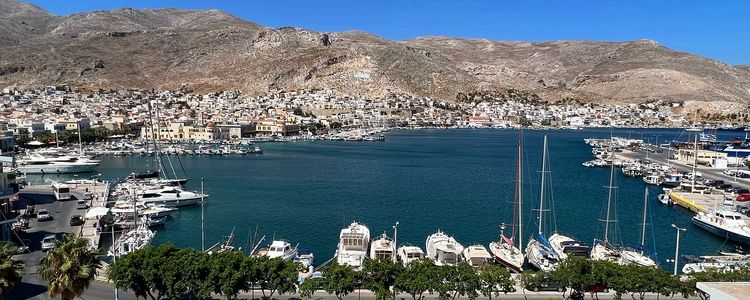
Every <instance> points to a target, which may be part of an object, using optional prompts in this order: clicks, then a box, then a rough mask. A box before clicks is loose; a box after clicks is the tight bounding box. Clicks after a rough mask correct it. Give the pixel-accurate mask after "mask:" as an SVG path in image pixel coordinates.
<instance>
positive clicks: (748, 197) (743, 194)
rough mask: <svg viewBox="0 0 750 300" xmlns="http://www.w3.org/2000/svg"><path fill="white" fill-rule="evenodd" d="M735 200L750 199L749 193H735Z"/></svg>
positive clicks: (743, 200)
mask: <svg viewBox="0 0 750 300" xmlns="http://www.w3.org/2000/svg"><path fill="white" fill-rule="evenodd" d="M735 200H736V201H737V202H747V201H750V193H742V194H739V195H737V198H735Z"/></svg>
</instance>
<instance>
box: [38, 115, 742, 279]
mask: <svg viewBox="0 0 750 300" xmlns="http://www.w3.org/2000/svg"><path fill="white" fill-rule="evenodd" d="M545 134H546V135H548V137H549V156H550V168H551V178H552V180H551V185H552V190H553V191H554V193H553V194H551V195H549V196H550V198H551V199H553V200H554V209H553V210H552V211H551V215H550V219H549V221H548V224H549V228H548V229H547V232H546V233H547V234H551V231H553V230H555V228H556V229H557V230H558V231H559V232H561V233H563V234H566V235H569V236H572V237H574V238H576V239H579V240H582V241H584V242H586V243H587V244H589V245H591V243H592V241H593V239H594V238H602V237H603V235H604V230H603V228H604V226H603V223H602V222H600V221H598V220H599V219H601V218H604V215H605V212H604V210H605V209H606V202H607V189H606V188H605V186H607V185H608V183H609V169H608V168H585V167H583V166H581V163H582V162H584V161H587V160H590V159H591V158H592V155H591V148H589V147H588V146H586V145H585V144H584V143H583V139H584V138H587V137H593V138H606V137H609V136H610V135H611V134H614V135H617V136H624V137H627V136H628V135H630V136H631V137H632V138H641V137H643V139H646V138H649V139H651V141H652V142H654V140H655V139H656V138H657V135H658V139H659V141H664V140H671V139H680V140H685V139H686V135H685V134H684V133H681V130H679V129H613V130H610V129H586V130H582V131H531V130H529V131H524V141H525V142H524V147H523V152H524V156H525V158H524V165H525V167H524V172H525V174H524V207H525V209H524V216H523V218H524V228H523V230H524V239H526V240H527V239H528V237H531V234H533V233H536V231H537V229H536V225H535V224H536V221H537V216H536V212H534V211H532V209H533V208H535V207H537V206H538V205H539V195H538V191H539V175H540V174H539V172H538V170H539V168H540V166H541V156H542V140H543V136H544V135H545ZM740 134H743V135H744V133H741V132H721V131H720V132H719V139H728V138H731V137H735V136H737V135H740ZM517 137H518V132H517V131H515V130H476V129H475V130H470V129H444V130H431V129H430V130H398V131H392V132H390V133H388V134H387V135H386V141H385V142H342V141H339V142H336V141H312V142H288V143H265V144H262V145H261V147H262V148H263V150H264V151H265V153H264V154H263V155H247V156H180V157H179V161H178V159H177V158H176V157H175V156H172V157H171V159H170V160H171V166H170V165H169V163H166V164H167V166H166V168H167V169H168V173H171V170H172V167H173V168H174V169H175V171H176V173H177V174H178V175H181V176H182V172H183V169H184V172H185V174H186V175H187V177H189V178H191V181H190V182H189V184H188V186H187V188H188V189H190V190H199V189H200V178H201V177H204V178H205V181H204V186H205V191H206V193H208V194H210V197H209V198H207V202H206V203H207V204H206V206H205V236H206V247H208V246H210V245H212V244H213V243H215V242H218V241H219V240H221V238H222V236H225V235H227V234H228V233H229V232H230V231H231V230H232V229H233V228H234V230H235V232H236V234H237V240H236V246H239V247H242V248H243V249H247V248H248V247H250V248H252V245H250V243H248V237H249V236H250V235H251V234H250V232H251V231H254V230H255V228H256V226H257V227H258V228H259V230H258V232H259V233H258V235H257V237H258V238H260V237H261V236H263V235H265V236H266V241H268V242H269V243H270V240H271V239H274V238H275V239H286V240H289V241H291V242H292V244H297V243H299V245H300V246H301V247H306V248H310V249H311V250H312V251H313V252H314V253H315V256H316V262H318V263H320V262H323V261H326V260H327V259H328V258H330V257H331V256H332V255H333V253H334V251H335V249H336V244H337V242H338V234H339V231H340V230H341V228H343V227H345V226H346V225H348V224H349V223H351V221H353V220H357V221H361V222H363V223H365V224H366V225H367V226H368V227H369V228H370V230H371V232H372V235H373V237H375V236H377V235H379V234H381V233H383V232H387V233H388V235H389V236H392V235H393V229H392V226H393V224H394V223H395V222H396V221H398V222H399V224H400V225H399V227H398V242H399V245H402V244H412V245H417V246H420V247H422V248H423V249H424V246H425V245H424V243H425V239H426V237H427V236H428V235H429V234H431V233H434V232H435V231H436V230H438V229H440V230H443V231H445V232H446V233H448V234H449V235H453V236H454V237H455V238H456V239H457V240H458V241H459V242H461V243H462V244H464V246H468V245H471V244H477V243H478V244H482V245H485V246H486V245H487V244H488V243H489V242H490V241H493V240H497V238H498V235H499V225H500V224H501V223H503V222H505V223H511V222H512V220H513V219H512V218H513V215H512V210H513V209H512V208H513V204H512V202H513V194H514V180H515V164H516V150H517ZM152 159H153V158H151V157H142V156H128V157H102V163H101V165H100V166H99V168H98V172H99V173H101V177H102V179H105V180H109V179H116V178H124V177H125V176H127V174H130V173H132V172H143V171H144V170H145V167H146V161H147V160H152ZM165 161H166V160H165ZM615 177H616V178H615V182H616V184H615V185H616V186H618V189H617V190H616V195H617V197H616V200H617V201H616V204H617V207H616V208H617V209H616V211H617V216H616V217H615V219H617V220H618V222H617V223H616V225H614V226H615V228H616V230H615V231H614V232H610V241H612V242H613V243H615V244H623V245H627V244H639V243H640V234H641V223H642V222H641V218H642V211H643V195H644V189H645V188H646V185H645V184H644V183H643V181H642V180H641V179H640V178H629V177H625V176H623V175H622V172H620V171H619V170H617V171H616V172H615ZM56 179H57V178H56V176H47V177H44V178H33V177H32V176H29V180H30V181H34V180H56ZM548 184H549V182H548ZM660 192H661V189H660V188H657V187H650V196H649V197H650V199H649V201H648V203H649V209H650V211H651V216H650V217H649V227H648V229H647V238H646V243H645V244H646V245H645V251H646V252H647V253H650V254H652V255H653V253H654V250H655V251H656V253H657V260H658V263H659V264H660V265H661V267H663V268H666V269H671V264H670V263H668V262H667V261H666V260H667V259H671V258H673V257H674V247H675V231H674V229H673V228H672V227H671V226H670V224H676V225H677V226H679V227H686V228H687V232H685V233H683V234H682V235H681V236H682V238H681V243H680V248H681V250H680V253H681V254H694V255H707V254H715V253H716V252H717V251H718V250H719V249H720V248H722V247H723V248H724V249H725V250H731V249H733V245H732V244H731V243H730V242H726V244H725V242H724V240H722V239H721V238H718V237H716V236H714V235H712V234H710V233H708V232H705V231H703V230H701V229H700V228H698V227H696V226H694V225H692V224H691V223H690V217H691V216H692V214H691V213H690V212H688V211H687V210H684V209H682V208H678V207H663V206H660V205H659V204H658V201H657V200H656V197H657V195H658V194H659V193H660ZM200 218H201V211H200V206H193V207H186V208H181V209H180V211H179V212H178V213H176V214H175V215H174V219H173V220H170V221H169V222H168V223H167V224H166V226H165V227H161V228H158V229H157V232H156V237H155V239H154V244H160V243H164V242H167V241H171V242H172V243H174V244H175V245H177V246H178V247H193V248H196V249H200V248H201V241H200V237H201V234H200V228H201V221H200ZM508 230H509V229H508ZM250 239H252V237H250ZM264 244H266V243H264ZM523 244H524V246H525V242H524V243H523ZM264 246H265V245H264ZM654 248H655V249H654Z"/></svg>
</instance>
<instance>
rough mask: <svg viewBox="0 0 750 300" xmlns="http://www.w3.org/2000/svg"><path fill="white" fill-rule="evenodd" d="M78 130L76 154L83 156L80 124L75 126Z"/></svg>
mask: <svg viewBox="0 0 750 300" xmlns="http://www.w3.org/2000/svg"><path fill="white" fill-rule="evenodd" d="M76 127H77V128H78V154H80V155H81V156H83V142H81V123H78V125H77V126H76Z"/></svg>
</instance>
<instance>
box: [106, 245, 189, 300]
mask: <svg viewBox="0 0 750 300" xmlns="http://www.w3.org/2000/svg"><path fill="white" fill-rule="evenodd" d="M178 250H179V249H177V248H176V247H175V246H174V245H172V244H171V243H164V244H161V245H159V246H158V247H154V246H148V247H146V248H143V249H141V250H138V251H135V252H132V253H130V254H128V255H125V256H122V257H120V258H118V259H117V261H116V262H114V263H112V264H110V265H109V267H108V268H107V277H108V278H109V279H110V280H112V282H113V283H114V284H115V286H116V287H117V288H121V289H124V290H132V291H133V293H135V295H136V296H137V297H144V298H145V297H146V295H148V296H149V297H150V298H151V299H152V300H159V299H161V298H162V297H164V296H166V295H167V290H168V283H167V281H166V280H167V277H168V275H166V274H165V271H171V270H169V269H167V268H166V265H167V262H168V261H169V259H170V257H172V256H174V255H175V254H176V253H177V251H178Z"/></svg>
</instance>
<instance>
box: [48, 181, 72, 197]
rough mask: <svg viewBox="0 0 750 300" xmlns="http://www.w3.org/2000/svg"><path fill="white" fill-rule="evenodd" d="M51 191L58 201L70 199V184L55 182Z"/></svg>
mask: <svg viewBox="0 0 750 300" xmlns="http://www.w3.org/2000/svg"><path fill="white" fill-rule="evenodd" d="M52 192H53V193H54V194H55V199H57V200H58V201H60V200H70V186H68V185H67V184H64V183H57V182H55V183H53V184H52Z"/></svg>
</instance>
